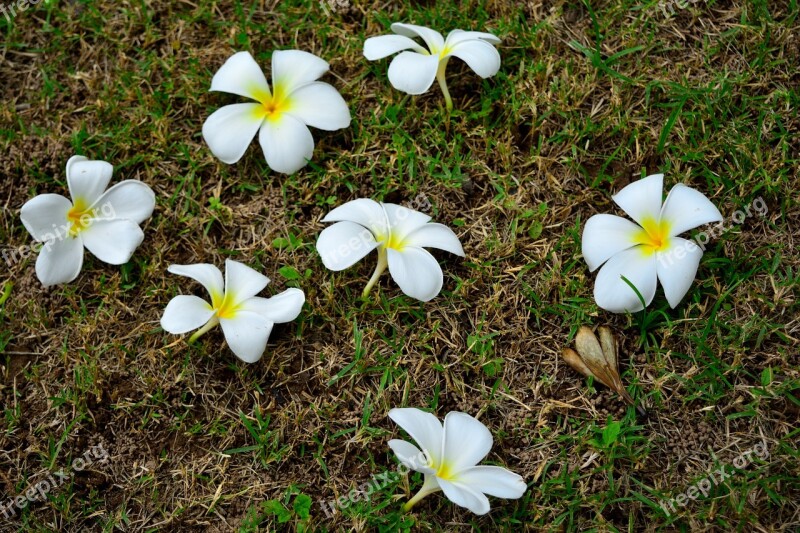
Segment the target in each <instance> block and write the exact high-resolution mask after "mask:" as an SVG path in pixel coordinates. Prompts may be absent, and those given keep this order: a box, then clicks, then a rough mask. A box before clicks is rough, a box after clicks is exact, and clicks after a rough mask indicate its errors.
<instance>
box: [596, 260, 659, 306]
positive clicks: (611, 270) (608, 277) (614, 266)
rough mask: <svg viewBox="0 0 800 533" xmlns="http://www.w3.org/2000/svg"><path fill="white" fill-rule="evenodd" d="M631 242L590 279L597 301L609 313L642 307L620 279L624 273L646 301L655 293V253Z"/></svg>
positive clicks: (636, 297)
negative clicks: (628, 247)
mask: <svg viewBox="0 0 800 533" xmlns="http://www.w3.org/2000/svg"><path fill="white" fill-rule="evenodd" d="M644 250H645V249H644V247H642V246H635V247H633V248H630V249H628V250H625V251H622V252H619V253H618V254H616V255H615V256H614V257H612V258H611V259H609V260H608V262H607V263H606V264H605V265H603V268H601V269H600V272H598V273H597V279H596V280H595V282H594V299H595V302H597V305H598V306H600V307H602V308H603V309H605V310H606V311H611V312H612V313H624V312H625V311H629V312H631V313H633V312H635V311H641V310H642V302H641V301H639V297H638V296H636V293H635V292H634V291H633V289H632V288H631V287H630V286H629V285H628V284H627V283H625V281H623V280H622V277H621V276H625V277H626V278H627V279H628V281H630V282H631V283H632V284H633V285H634V287H636V289H637V290H638V291H639V292H640V293H641V294H642V297H643V298H644V301H645V305H650V302H652V301H653V297H654V296H655V294H656V279H657V278H656V257H655V254H653V253H648V252H646V251H644Z"/></svg>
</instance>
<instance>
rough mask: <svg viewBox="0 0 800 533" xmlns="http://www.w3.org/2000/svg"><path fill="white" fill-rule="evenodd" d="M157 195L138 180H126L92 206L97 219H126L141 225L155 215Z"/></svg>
mask: <svg viewBox="0 0 800 533" xmlns="http://www.w3.org/2000/svg"><path fill="white" fill-rule="evenodd" d="M155 206H156V195H155V194H154V193H153V189H151V188H150V187H148V186H147V184H145V183H142V182H141V181H138V180H125V181H122V182H120V183H117V184H116V185H114V186H113V187H111V188H110V189H108V190H107V191H106V192H105V193H103V195H102V196H100V198H98V199H97V201H96V202H95V203H94V205H93V206H92V210H93V213H92V215H93V216H94V218H95V219H97V220H111V219H114V218H125V219H128V220H131V221H133V222H135V223H137V224H141V223H142V222H144V221H145V220H147V219H148V218H150V215H152V214H153V209H155Z"/></svg>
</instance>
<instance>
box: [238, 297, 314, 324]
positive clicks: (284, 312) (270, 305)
mask: <svg viewBox="0 0 800 533" xmlns="http://www.w3.org/2000/svg"><path fill="white" fill-rule="evenodd" d="M305 301H306V295H305V294H303V291H301V290H300V289H295V288H290V289H286V290H285V291H283V292H282V293H280V294H276V295H275V296H273V297H271V298H259V297H257V296H254V297H253V298H250V299H249V300H247V301H245V302H243V303H242V305H241V308H240V309H241V310H242V311H250V312H253V313H258V314H259V315H261V316H263V317H264V318H266V319H267V320H269V321H270V322H274V323H276V324H283V323H285V322H291V321H292V320H294V319H295V318H297V315H299V314H300V311H301V310H302V309H303V303H305Z"/></svg>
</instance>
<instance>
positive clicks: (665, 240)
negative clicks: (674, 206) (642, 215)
mask: <svg viewBox="0 0 800 533" xmlns="http://www.w3.org/2000/svg"><path fill="white" fill-rule="evenodd" d="M669 230H670V225H669V223H668V222H667V221H666V220H662V221H660V222H659V221H656V219H654V218H650V217H648V218H646V219H644V220H643V221H642V229H640V230H638V231H637V232H636V233H635V234H634V237H633V242H634V243H636V244H641V245H642V252H643V253H644V254H645V255H652V254H654V253H655V252H659V251H663V250H666V249H667V248H669Z"/></svg>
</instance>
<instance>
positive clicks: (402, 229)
mask: <svg viewBox="0 0 800 533" xmlns="http://www.w3.org/2000/svg"><path fill="white" fill-rule="evenodd" d="M381 205H382V206H383V209H384V211H385V212H386V220H387V221H388V222H389V229H390V230H391V232H392V238H393V239H394V240H395V241H403V240H405V238H406V237H407V236H408V235H410V234H411V233H412V232H413V231H415V230H417V229H419V228H421V227H422V226H424V225H425V224H427V223H428V222H429V221H430V219H431V217H429V216H428V215H426V214H425V213H420V212H419V211H415V210H414V209H410V208H408V207H405V206H402V205H397V204H381Z"/></svg>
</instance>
